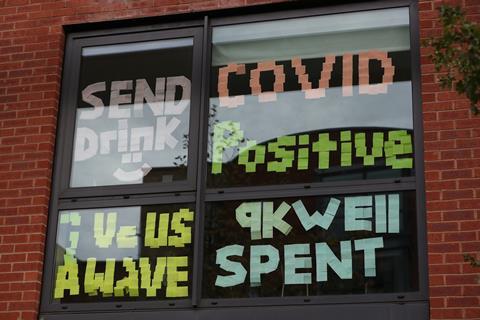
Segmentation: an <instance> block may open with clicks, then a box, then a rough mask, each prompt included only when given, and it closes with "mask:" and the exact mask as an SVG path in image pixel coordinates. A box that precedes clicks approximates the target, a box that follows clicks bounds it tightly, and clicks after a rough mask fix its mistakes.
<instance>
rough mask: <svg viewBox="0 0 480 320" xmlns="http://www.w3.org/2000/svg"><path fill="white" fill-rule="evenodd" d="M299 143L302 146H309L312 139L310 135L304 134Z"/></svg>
mask: <svg viewBox="0 0 480 320" xmlns="http://www.w3.org/2000/svg"><path fill="white" fill-rule="evenodd" d="M298 140H299V143H300V144H302V145H308V144H309V143H310V137H309V136H308V134H302V135H300V136H299V137H298Z"/></svg>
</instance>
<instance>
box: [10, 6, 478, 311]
mask: <svg viewBox="0 0 480 320" xmlns="http://www.w3.org/2000/svg"><path fill="white" fill-rule="evenodd" d="M278 1H282V0H208V1H198V0H197V1H195V0H136V1H133V0H124V1H117V0H103V1H102V0H62V1H60V0H57V1H52V0H0V319H2V320H10V319H15V320H17V319H25V320H27V319H36V317H37V311H38V304H39V297H40V287H41V273H42V262H43V252H44V241H45V232H46V222H47V212H48V200H49V194H50V184H51V180H50V177H51V168H52V160H53V150H54V141H55V129H56V128H55V126H56V115H57V106H58V96H59V84H60V78H61V62H62V54H63V52H62V51H63V45H64V35H63V31H62V25H63V24H72V23H82V22H90V21H108V20H113V19H125V18H133V17H144V16H158V15H165V14H169V13H179V12H189V11H202V10H210V9H216V8H220V7H235V6H244V5H251V4H257V3H268V2H278ZM438 3H439V1H421V2H420V16H421V22H420V25H421V35H422V37H426V36H429V35H432V34H434V33H436V32H438V26H439V23H438V20H437V13H436V11H435V9H434V7H436V6H437V5H438ZM457 3H461V4H462V5H463V6H465V8H466V9H467V10H468V12H469V15H470V17H471V18H473V19H476V20H477V21H478V20H479V17H480V2H479V1H478V0H464V1H457ZM427 53H428V50H425V49H424V50H422V90H423V95H422V97H423V101H424V104H423V111H424V126H425V161H426V186H427V210H428V213H427V214H428V239H429V252H430V253H429V261H430V266H429V271H430V284H431V289H430V295H431V317H432V319H461V318H469V319H474V318H477V319H478V318H480V301H479V296H480V285H479V271H478V269H477V270H475V269H473V268H471V267H469V266H468V264H467V263H464V262H463V259H462V254H463V253H468V252H470V253H477V257H478V252H480V210H479V209H480V205H479V204H478V202H477V199H478V198H480V179H479V177H480V117H476V118H475V117H473V116H472V115H471V114H470V112H469V110H468V102H467V101H466V100H465V99H462V98H461V97H458V96H457V95H455V94H454V93H452V92H447V91H444V90H440V89H439V88H438V86H437V85H436V84H435V79H436V74H435V72H434V70H433V66H432V65H431V64H430V62H429V61H428V59H427V58H426V57H424V55H426V54H427Z"/></svg>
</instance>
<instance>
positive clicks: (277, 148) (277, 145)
mask: <svg viewBox="0 0 480 320" xmlns="http://www.w3.org/2000/svg"><path fill="white" fill-rule="evenodd" d="M295 144H296V138H295V136H283V137H279V138H277V141H274V142H270V143H268V151H269V152H272V153H274V154H275V158H276V159H280V161H269V162H268V163H267V171H268V172H286V171H287V169H288V168H291V167H292V165H293V159H294V158H295V151H293V150H287V149H285V148H282V147H283V146H294V145H295Z"/></svg>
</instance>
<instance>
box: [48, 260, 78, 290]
mask: <svg viewBox="0 0 480 320" xmlns="http://www.w3.org/2000/svg"><path fill="white" fill-rule="evenodd" d="M63 259H64V265H63V266H59V267H58V268H57V274H56V277H55V288H54V292H53V297H54V299H61V298H63V297H64V296H65V290H68V293H69V295H70V296H74V295H78V294H79V293H80V285H79V282H78V263H77V259H75V258H74V257H73V256H72V255H67V254H66V255H64V256H63Z"/></svg>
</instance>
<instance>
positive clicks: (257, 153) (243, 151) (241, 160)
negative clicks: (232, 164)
mask: <svg viewBox="0 0 480 320" xmlns="http://www.w3.org/2000/svg"><path fill="white" fill-rule="evenodd" d="M256 143H257V142H256V141H255V140H251V141H247V145H246V146H245V147H242V148H240V151H239V156H238V164H239V165H243V166H245V172H247V173H251V172H256V171H257V165H259V164H263V163H265V146H262V145H257V144H256ZM250 152H253V153H254V160H253V161H250V159H249V158H250V157H249V156H250Z"/></svg>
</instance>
